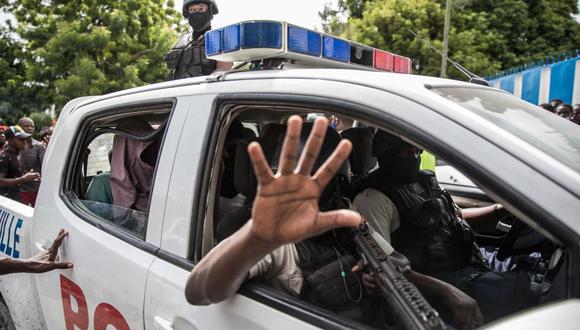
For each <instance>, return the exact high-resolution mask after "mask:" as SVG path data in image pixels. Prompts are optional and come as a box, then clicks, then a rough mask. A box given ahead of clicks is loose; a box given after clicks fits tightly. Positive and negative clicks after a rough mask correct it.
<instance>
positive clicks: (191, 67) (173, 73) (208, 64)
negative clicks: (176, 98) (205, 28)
mask: <svg viewBox="0 0 580 330" xmlns="http://www.w3.org/2000/svg"><path fill="white" fill-rule="evenodd" d="M165 63H167V67H168V68H169V79H170V80H176V79H183V78H191V77H198V76H205V75H209V74H211V73H213V72H214V71H215V70H216V67H217V62H216V61H214V60H210V59H207V58H206V56H205V37H204V35H203V34H202V35H201V36H199V38H197V39H195V40H194V36H193V35H192V34H191V33H189V34H186V35H183V36H182V37H181V39H179V41H178V42H177V43H176V44H175V46H173V48H172V49H171V50H170V51H169V52H168V53H167V54H166V55H165Z"/></svg>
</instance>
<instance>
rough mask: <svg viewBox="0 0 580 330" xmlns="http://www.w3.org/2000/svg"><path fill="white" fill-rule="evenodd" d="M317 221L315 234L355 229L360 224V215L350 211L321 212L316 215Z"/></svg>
mask: <svg viewBox="0 0 580 330" xmlns="http://www.w3.org/2000/svg"><path fill="white" fill-rule="evenodd" d="M317 220H318V221H316V223H315V225H314V226H315V228H314V230H315V231H316V233H317V234H321V233H324V232H327V231H329V230H333V229H336V228H342V227H356V226H359V225H360V224H361V223H362V217H361V215H360V214H358V213H357V212H354V211H351V210H335V211H329V212H321V213H319V214H318V219H317Z"/></svg>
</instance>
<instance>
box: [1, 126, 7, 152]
mask: <svg viewBox="0 0 580 330" xmlns="http://www.w3.org/2000/svg"><path fill="white" fill-rule="evenodd" d="M4 145H6V134H4V130H3V129H0V152H1V151H2V150H3V149H4Z"/></svg>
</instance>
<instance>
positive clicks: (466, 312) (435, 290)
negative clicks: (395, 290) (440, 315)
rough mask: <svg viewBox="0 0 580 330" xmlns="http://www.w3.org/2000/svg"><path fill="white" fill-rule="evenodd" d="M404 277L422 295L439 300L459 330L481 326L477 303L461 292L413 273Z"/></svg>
mask: <svg viewBox="0 0 580 330" xmlns="http://www.w3.org/2000/svg"><path fill="white" fill-rule="evenodd" d="M395 253H397V254H398V252H395ZM399 255H400V256H402V255H401V254H399ZM403 258H404V256H403ZM405 277H406V278H407V279H408V280H409V281H411V282H412V283H413V284H415V285H416V286H417V288H418V289H419V290H420V291H421V292H422V293H423V294H424V295H428V296H431V297H436V298H439V299H440V300H441V301H442V302H443V303H444V304H445V306H447V307H448V309H449V310H450V311H451V313H452V315H453V321H454V323H455V325H457V326H458V327H459V328H460V329H472V328H473V326H478V325H482V324H483V316H482V315H481V311H480V310H479V305H478V304H477V301H475V299H473V298H471V297H470V296H468V295H467V294H465V293H464V292H463V291H461V290H459V289H458V288H456V287H454V286H453V285H451V284H449V283H446V282H443V281H440V280H438V279H436V278H434V277H431V276H427V275H423V274H421V273H417V272H415V271H410V272H407V273H406V274H405Z"/></svg>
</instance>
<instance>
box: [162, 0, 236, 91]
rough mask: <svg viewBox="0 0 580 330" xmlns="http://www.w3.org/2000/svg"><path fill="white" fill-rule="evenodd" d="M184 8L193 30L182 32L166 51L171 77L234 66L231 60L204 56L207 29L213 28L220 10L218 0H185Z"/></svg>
mask: <svg viewBox="0 0 580 330" xmlns="http://www.w3.org/2000/svg"><path fill="white" fill-rule="evenodd" d="M182 12H183V17H185V18H186V19H187V20H188V21H189V25H190V26H191V27H192V29H193V30H192V32H191V33H189V34H186V35H183V36H182V37H181V38H180V39H179V41H178V42H177V43H176V44H175V46H173V48H172V49H171V50H170V51H169V52H168V53H167V54H166V55H165V62H166V63H167V67H168V68H169V79H170V80H176V79H183V78H191V77H197V76H205V75H209V74H211V73H213V72H214V71H216V70H217V71H224V70H229V69H230V68H231V67H232V64H231V63H225V62H218V61H214V60H209V59H207V58H206V57H205V33H206V32H207V31H209V30H211V20H212V19H213V16H214V15H216V14H217V13H219V10H218V7H217V4H216V3H215V1H214V0H185V1H184V2H183V10H182Z"/></svg>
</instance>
